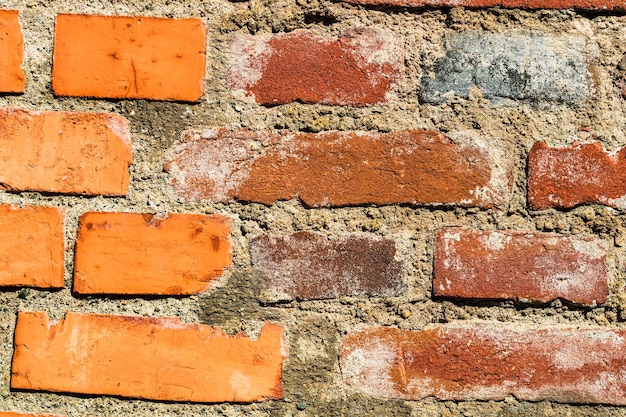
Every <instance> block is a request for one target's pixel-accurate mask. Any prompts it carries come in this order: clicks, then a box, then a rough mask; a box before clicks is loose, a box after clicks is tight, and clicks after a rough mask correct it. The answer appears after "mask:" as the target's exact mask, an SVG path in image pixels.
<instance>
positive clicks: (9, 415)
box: [0, 411, 65, 417]
mask: <svg viewBox="0 0 626 417" xmlns="http://www.w3.org/2000/svg"><path fill="white" fill-rule="evenodd" d="M0 417H65V416H63V415H60V414H40V413H18V412H16V411H0Z"/></svg>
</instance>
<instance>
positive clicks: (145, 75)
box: [52, 15, 206, 101]
mask: <svg viewBox="0 0 626 417" xmlns="http://www.w3.org/2000/svg"><path fill="white" fill-rule="evenodd" d="M205 38H206V28H205V26H204V24H203V23H202V21H201V20H199V19H162V18H151V17H114V16H89V15H59V16H57V18H56V26H55V37H54V62H53V66H52V88H53V90H54V93H55V94H57V95H60V96H85V97H103V98H147V99H154V100H181V101H196V100H198V99H199V98H200V97H201V96H202V91H203V89H204V74H205V66H206V64H205V62H206V59H205V49H206V47H205Z"/></svg>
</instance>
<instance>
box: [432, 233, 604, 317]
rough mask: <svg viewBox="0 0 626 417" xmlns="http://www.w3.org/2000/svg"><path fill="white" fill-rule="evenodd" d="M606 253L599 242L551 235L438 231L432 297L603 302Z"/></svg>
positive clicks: (602, 243)
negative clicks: (558, 299)
mask: <svg viewBox="0 0 626 417" xmlns="http://www.w3.org/2000/svg"><path fill="white" fill-rule="evenodd" d="M606 249H607V245H605V244H604V242H602V241H600V240H597V239H593V238H586V237H576V236H563V235H557V234H554V233H539V232H529V231H516V232H514V231H504V230H503V231H494V230H491V231H480V230H462V229H454V228H450V229H443V230H440V231H439V232H438V233H437V243H436V250H435V267H434V279H433V293H434V294H435V295H441V296H445V297H459V298H491V299H520V300H525V301H543V302H546V301H552V300H555V299H557V298H562V299H565V300H568V301H572V302H574V303H580V304H588V305H595V304H597V303H604V302H605V301H606V298H607V296H608V293H609V288H608V276H607V271H606V265H605V256H606Z"/></svg>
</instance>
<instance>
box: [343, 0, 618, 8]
mask: <svg viewBox="0 0 626 417" xmlns="http://www.w3.org/2000/svg"><path fill="white" fill-rule="evenodd" d="M344 1H345V2H346V3H352V4H362V5H370V6H395V7H466V8H473V7H481V8H482V7H508V8H515V9H583V10H624V9H626V2H623V1H614V0H344Z"/></svg>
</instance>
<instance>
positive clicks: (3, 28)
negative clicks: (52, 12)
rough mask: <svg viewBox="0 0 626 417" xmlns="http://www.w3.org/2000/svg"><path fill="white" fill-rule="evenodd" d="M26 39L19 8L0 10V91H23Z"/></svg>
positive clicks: (24, 83)
mask: <svg viewBox="0 0 626 417" xmlns="http://www.w3.org/2000/svg"><path fill="white" fill-rule="evenodd" d="M23 58H24V39H23V37H22V29H21V28H20V22H19V20H18V11H17V10H0V92H2V93H23V92H24V86H25V85H26V77H25V76H24V71H23V70H22V59H23Z"/></svg>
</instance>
